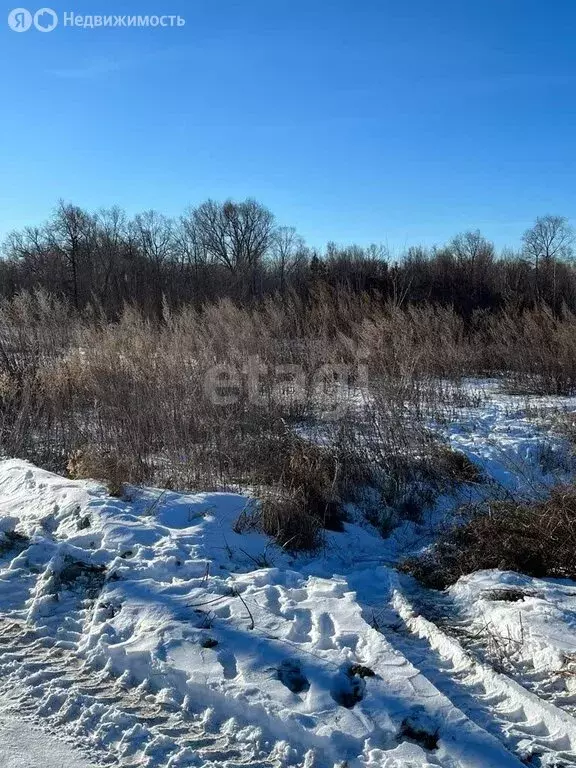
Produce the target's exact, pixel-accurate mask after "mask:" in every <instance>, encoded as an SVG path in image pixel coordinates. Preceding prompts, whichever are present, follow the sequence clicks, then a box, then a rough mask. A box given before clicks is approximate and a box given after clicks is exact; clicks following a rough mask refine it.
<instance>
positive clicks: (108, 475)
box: [67, 446, 142, 498]
mask: <svg viewBox="0 0 576 768" xmlns="http://www.w3.org/2000/svg"><path fill="white" fill-rule="evenodd" d="M67 469H68V474H69V476H70V477H71V478H73V479H74V480H84V479H90V480H100V481H102V482H104V483H106V487H107V489H108V493H109V494H110V495H111V496H116V497H118V498H121V497H122V496H123V492H124V485H125V484H126V483H128V482H132V483H135V482H138V481H139V480H140V479H141V477H142V473H141V472H139V471H138V468H137V467H135V466H134V465H133V464H132V463H131V462H130V461H129V460H127V459H122V458H120V457H119V456H116V455H114V454H112V453H111V452H109V451H107V450H105V449H100V448H96V447H94V446H87V447H86V448H84V449H79V450H77V451H74V453H73V454H72V455H71V456H70V457H69V459H68V464H67Z"/></svg>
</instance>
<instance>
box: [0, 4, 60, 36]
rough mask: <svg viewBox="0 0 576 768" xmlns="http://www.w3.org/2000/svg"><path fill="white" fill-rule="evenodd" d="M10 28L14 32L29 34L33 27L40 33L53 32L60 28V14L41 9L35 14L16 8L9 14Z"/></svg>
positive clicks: (25, 9)
mask: <svg viewBox="0 0 576 768" xmlns="http://www.w3.org/2000/svg"><path fill="white" fill-rule="evenodd" d="M8 26H9V27H10V29H11V30H12V31H13V32H27V31H28V30H29V29H30V28H31V27H32V26H34V27H35V28H36V29H37V30H38V31H39V32H52V30H53V29H56V27H57V26H58V14H57V13H56V11H54V10H52V8H40V10H39V11H36V13H34V14H32V13H31V12H30V11H29V10H28V9H27V8H14V10H12V11H10V13H9V14H8Z"/></svg>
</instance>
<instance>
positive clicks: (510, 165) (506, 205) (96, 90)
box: [0, 0, 576, 251]
mask: <svg viewBox="0 0 576 768" xmlns="http://www.w3.org/2000/svg"><path fill="white" fill-rule="evenodd" d="M26 2H27V0H24V4H25V3H26ZM39 5H40V4H39ZM13 7H14V5H13V4H12V5H10V6H7V7H6V11H5V13H4V17H3V19H2V29H1V33H0V34H1V40H0V58H1V67H2V79H1V88H2V93H1V104H2V120H1V122H0V169H1V179H2V182H3V183H2V185H1V189H0V234H4V233H6V232H7V231H8V230H10V229H12V228H14V227H20V226H23V225H25V224H29V223H39V222H40V221H42V220H43V219H44V218H45V217H46V216H47V215H48V214H49V213H50V211H51V209H52V207H53V206H54V204H55V202H56V201H57V199H58V198H60V197H62V198H64V199H66V200H70V201H73V202H75V203H77V204H78V205H81V206H85V207H87V208H89V209H95V208H98V207H101V206H109V205H111V204H113V203H118V204H120V205H122V206H123V207H125V208H126V209H127V210H128V211H129V212H130V213H134V212H136V211H138V210H142V209H148V208H157V209H159V210H161V211H163V212H165V213H168V214H171V215H175V214H179V213H180V212H181V211H182V210H183V209H184V208H185V207H186V206H187V205H188V204H194V203H198V202H200V201H201V200H203V199H205V198H207V197H213V198H217V199H221V198H225V197H228V196H230V197H233V198H236V199H240V198H244V197H246V196H252V197H256V198H258V199H259V200H261V201H262V202H264V203H265V204H267V205H268V206H269V207H270V208H271V209H272V210H273V211H274V212H275V213H276V215H277V217H278V219H279V221H280V222H281V223H286V224H293V225H295V226H296V227H297V228H298V229H299V231H300V232H301V233H302V234H303V235H304V236H305V237H306V239H307V240H308V241H309V242H311V243H312V244H315V245H320V244H323V243H325V241H326V240H328V239H334V240H336V241H338V242H342V243H344V242H352V241H355V242H360V243H369V242H384V243H388V244H389V245H390V246H391V247H392V248H393V249H395V250H397V251H398V250H400V249H401V248H402V247H403V246H405V245H407V244H413V243H432V242H435V241H436V242H443V241H445V240H446V239H448V238H449V237H450V236H451V235H452V234H454V233H456V232H458V231H460V230H463V229H466V228H476V227H479V228H480V229H481V230H482V231H483V232H484V233H485V234H486V235H487V236H488V237H490V238H492V239H494V240H495V241H496V243H497V244H498V245H503V244H505V243H510V244H511V245H516V244H517V243H518V241H519V237H520V235H521V233H522V231H523V230H524V229H525V228H526V226H528V225H529V224H530V223H531V221H532V220H533V219H534V217H536V216H537V215H540V214H546V213H557V214H561V215H566V216H568V217H570V218H572V219H574V217H576V98H575V96H576V3H575V2H574V0H563V1H562V2H560V1H559V0H552V2H546V3H545V2H543V0H396V1H395V2H389V1H388V0H356V1H355V2H353V0H330V2H327V1H325V0H265V1H263V0H244V1H243V2H239V1H237V0H188V1H187V2H184V1H183V0H138V1H137V0H123V1H122V0H117V1H116V2H113V1H111V0H94V2H92V1H90V2H86V0H82V2H77V3H73V2H71V3H69V4H68V3H66V4H64V5H62V4H60V3H55V2H52V3H51V7H53V8H54V9H55V10H56V11H57V12H58V13H59V14H60V15H62V13H63V12H64V11H74V12H75V13H77V14H142V15H143V14H147V13H148V14H153V13H159V14H160V13H166V14H168V13H170V14H180V15H182V16H184V17H185V18H186V21H187V23H186V26H185V27H183V28H174V29H171V28H166V29H148V30H144V29H125V28H112V29H99V30H94V29H92V30H91V29H71V28H64V27H62V26H61V25H60V26H59V27H58V28H57V29H56V30H54V31H53V32H50V33H46V34H42V33H40V32H38V31H36V30H34V29H31V30H30V31H28V32H25V33H21V34H16V33H14V32H12V31H11V30H10V29H9V28H8V25H7V22H6V17H7V13H8V10H10V8H13ZM31 10H33V11H34V10H37V7H32V8H31Z"/></svg>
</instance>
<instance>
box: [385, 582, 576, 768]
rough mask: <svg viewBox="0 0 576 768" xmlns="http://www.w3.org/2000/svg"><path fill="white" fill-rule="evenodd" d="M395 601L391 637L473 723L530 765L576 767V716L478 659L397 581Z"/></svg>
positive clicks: (400, 649) (389, 633)
mask: <svg viewBox="0 0 576 768" xmlns="http://www.w3.org/2000/svg"><path fill="white" fill-rule="evenodd" d="M391 605H392V608H393V610H394V612H395V614H396V615H397V616H398V618H399V620H400V621H399V623H398V625H397V626H396V627H395V628H389V630H388V631H386V633H385V634H386V638H387V640H388V641H389V642H390V643H391V644H392V645H394V647H396V648H397V650H399V651H400V652H401V653H402V654H403V655H404V656H406V658H408V659H409V660H410V661H411V662H412V664H413V665H414V666H415V667H416V668H417V669H418V670H419V671H421V672H422V674H423V675H424V676H425V677H427V678H428V680H430V682H431V683H432V684H433V685H434V686H435V687H436V688H437V689H438V690H440V691H441V692H442V693H443V694H444V695H446V696H447V697H448V698H449V699H450V700H451V701H452V702H453V703H454V705H455V706H456V707H458V708H459V709H461V710H463V711H464V712H466V714H467V715H468V717H469V718H470V719H471V720H472V721H474V722H475V723H476V724H477V725H479V726H480V727H481V728H483V729H484V730H486V731H487V732H488V733H491V734H492V735H494V736H496V737H497V738H498V739H499V740H500V741H501V742H502V743H503V744H504V745H505V746H506V747H507V749H509V750H510V751H511V752H513V753H514V754H515V755H517V756H518V757H519V758H520V759H521V760H522V761H523V762H525V763H526V764H527V765H532V766H554V768H563V767H564V766H573V765H576V719H574V718H573V717H572V716H571V715H570V714H568V713H566V712H564V711H562V710H560V709H558V708H557V707H555V706H554V705H553V704H551V703H549V702H547V701H543V700H542V699H540V698H538V697H537V696H536V695H535V694H533V693H531V692H530V691H528V690H526V689H525V688H524V687H523V686H521V685H520V684H519V683H517V682H516V681H514V680H512V679H510V678H509V677H507V676H506V675H503V674H501V673H499V672H496V671H495V670H494V669H492V667H490V666H488V665H487V664H483V663H481V662H479V661H477V660H475V659H474V658H473V657H472V656H471V655H470V654H469V653H467V652H466V651H465V650H464V648H463V647H462V646H461V645H460V644H459V643H458V641H457V640H456V639H454V638H453V637H451V636H449V635H447V634H446V633H444V632H443V631H442V630H441V629H440V628H439V627H438V626H437V625H436V624H434V623H433V622H432V621H429V620H428V619H426V618H424V617H423V616H422V615H420V614H419V613H418V612H417V611H416V610H415V609H414V607H413V606H412V605H411V603H410V602H409V600H408V599H407V597H406V596H405V594H404V593H403V591H402V590H401V588H400V587H399V585H398V584H396V586H395V588H394V589H393V591H392V599H391ZM390 629H392V631H390Z"/></svg>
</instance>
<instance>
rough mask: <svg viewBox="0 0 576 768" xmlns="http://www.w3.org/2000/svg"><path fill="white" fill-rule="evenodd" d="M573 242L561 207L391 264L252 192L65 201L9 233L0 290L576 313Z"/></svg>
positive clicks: (118, 300)
mask: <svg viewBox="0 0 576 768" xmlns="http://www.w3.org/2000/svg"><path fill="white" fill-rule="evenodd" d="M573 248H574V232H573V230H572V229H571V227H570V226H569V224H568V220H567V219H565V218H563V217H561V216H550V215H549V216H543V217H541V218H538V219H537V220H536V222H535V224H534V226H533V227H531V228H530V229H528V230H527V231H526V232H525V234H524V236H523V238H522V245H521V248H520V249H518V250H517V251H512V250H504V251H503V252H502V253H497V252H496V250H495V248H494V245H493V244H492V243H491V242H490V241H489V240H488V239H486V238H485V237H484V236H483V235H482V234H481V233H480V232H479V231H478V230H476V231H470V232H465V233H461V234H459V235H457V236H456V237H454V238H453V240H451V241H450V242H449V243H447V244H446V245H443V246H441V247H433V248H422V247H418V246H417V247H412V248H409V249H408V250H407V252H406V253H405V254H403V255H402V257H401V258H399V259H398V260H397V261H392V260H391V259H390V257H389V254H388V252H387V250H386V249H385V248H383V247H381V246H376V245H372V246H369V247H367V248H365V247H360V246H356V245H353V246H346V247H341V246H337V245H336V244H335V243H333V242H330V243H328V245H327V246H326V248H325V250H324V251H323V252H322V253H320V252H318V251H316V250H314V249H312V248H310V247H308V246H307V245H306V243H305V242H304V240H303V238H302V237H301V236H300V235H299V234H298V233H297V231H296V229H295V228H294V227H289V226H279V225H278V224H277V223H276V220H275V217H274V215H273V214H272V213H271V211H269V210H268V209H267V208H266V207H265V206H264V205H262V204H260V203H259V202H257V201H255V200H252V199H247V200H244V201H242V202H234V201H231V200H227V201H225V202H216V201H213V200H208V201H206V202H204V203H202V204H200V205H199V206H197V207H195V208H191V209H189V210H188V211H187V212H186V213H185V214H184V215H183V216H181V217H180V218H177V219H173V218H169V217H167V216H164V215H163V214H161V213H158V212H157V211H146V212H144V213H141V214H137V215H136V216H134V217H133V218H129V217H128V216H127V214H126V213H125V212H124V211H123V210H121V209H120V208H117V207H114V208H110V209H103V210H100V211H98V212H96V213H90V212H87V211H84V210H82V209H81V208H79V207H78V206H75V205H73V204H71V203H65V202H63V201H61V202H59V203H58V205H57V207H56V208H55V210H54V212H53V214H52V216H51V218H50V219H49V220H48V221H47V222H45V223H44V224H42V225H40V226H29V227H26V228H25V229H23V230H21V231H17V232H13V233H11V234H10V235H9V236H8V238H7V239H6V241H5V243H4V245H3V256H4V258H3V259H2V260H1V261H0V296H4V297H7V298H9V297H11V296H13V295H15V294H17V293H19V292H21V291H22V290H30V289H36V288H42V289H44V290H46V291H48V292H49V293H51V294H54V295H58V296H60V297H62V298H65V299H66V300H68V301H69V302H70V303H71V304H72V306H73V307H75V308H76V309H78V310H80V309H83V308H85V307H86V306H87V305H94V306H97V307H99V308H100V309H101V310H102V311H103V312H104V313H105V315H106V316H107V317H115V316H118V315H119V313H120V312H121V311H122V308H123V306H125V304H127V303H130V304H135V305H137V306H138V307H140V308H141V309H142V310H144V311H145V312H147V313H148V314H149V315H150V316H154V315H156V316H161V315H162V313H163V311H164V307H165V306H168V307H177V306H181V305H183V304H193V305H194V306H201V305H203V304H205V303H206V302H211V301H215V300H217V299H220V298H224V297H229V298H232V299H233V300H236V301H240V302H242V303H251V302H254V301H258V300H260V299H262V298H265V297H267V296H273V295H282V294H287V293H288V292H290V293H296V294H297V295H299V296H300V297H303V298H305V297H306V296H308V295H313V294H314V293H315V292H316V291H317V288H318V287H319V286H320V285H328V286H332V287H335V288H341V287H345V288H346V289H348V290H351V291H353V292H358V293H372V294H378V295H379V296H381V297H382V299H383V300H385V301H393V302H394V303H396V304H398V305H400V306H404V305H407V304H409V303H423V302H427V303H428V302H431V303H435V304H440V305H442V306H451V307H453V308H454V309H456V311H457V312H458V313H459V314H461V315H462V316H464V317H467V316H470V315H471V314H472V313H473V312H474V311H476V310H498V309H501V308H502V307H504V306H507V307H510V306H512V307H515V308H518V309H523V308H526V307H531V306H534V305H536V304H541V303H546V304H547V305H549V306H550V307H551V308H552V309H553V311H555V312H559V311H560V310H561V308H562V307H564V306H566V307H567V308H569V309H571V310H576V269H575V267H574V263H573V260H572V257H573V255H574V251H573Z"/></svg>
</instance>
